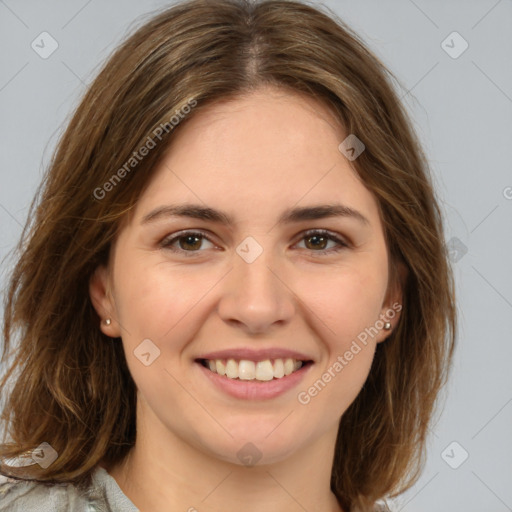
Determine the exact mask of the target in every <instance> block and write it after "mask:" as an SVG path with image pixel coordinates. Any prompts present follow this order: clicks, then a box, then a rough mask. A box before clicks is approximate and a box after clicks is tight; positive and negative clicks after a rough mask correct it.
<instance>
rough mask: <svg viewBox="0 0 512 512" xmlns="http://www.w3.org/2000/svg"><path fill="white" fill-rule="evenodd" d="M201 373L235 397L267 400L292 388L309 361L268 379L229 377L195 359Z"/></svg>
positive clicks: (308, 367) (306, 369) (307, 368)
mask: <svg viewBox="0 0 512 512" xmlns="http://www.w3.org/2000/svg"><path fill="white" fill-rule="evenodd" d="M195 364H196V365H197V366H199V368H200V370H201V371H202V372H203V374H204V375H205V376H206V377H207V378H208V379H210V381H211V382H212V383H213V384H214V385H215V386H216V387H217V388H218V389H220V390H221V391H223V392H224V393H227V394H228V395H231V396H233V397H235V398H241V399H243V400H268V399H270V398H275V397H277V396H279V395H282V394H284V393H286V392H287V391H289V390H290V389H292V388H294V387H295V386H297V385H298V384H299V382H300V381H301V380H302V379H303V378H304V376H305V375H306V373H307V372H308V371H309V369H310V368H311V366H313V365H312V364H311V363H309V364H306V365H305V366H303V367H302V368H300V369H299V370H297V371H295V372H293V373H291V374H290V375H287V376H286V377H282V378H280V379H273V380H268V381H264V382H262V381H256V380H236V379H230V378H228V377H225V376H223V375H219V374H218V373H214V372H212V371H211V370H209V369H208V368H205V367H204V366H203V365H202V364H201V363H199V362H197V361H195Z"/></svg>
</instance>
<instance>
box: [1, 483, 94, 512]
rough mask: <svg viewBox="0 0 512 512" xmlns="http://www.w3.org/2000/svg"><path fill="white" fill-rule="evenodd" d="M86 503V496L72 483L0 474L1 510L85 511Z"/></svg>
mask: <svg viewBox="0 0 512 512" xmlns="http://www.w3.org/2000/svg"><path fill="white" fill-rule="evenodd" d="M80 505H82V507H80ZM86 505H87V500H86V498H85V497H83V496H81V495H80V494H79V492H78V490H77V489H76V488H75V487H74V486H73V485H71V484H44V483H40V482H31V481H29V480H17V479H12V478H7V477H5V476H1V475H0V512H60V511H62V512H64V511H69V510H84V512H85V511H86V510H87V508H85V507H86Z"/></svg>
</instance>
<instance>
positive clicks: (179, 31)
mask: <svg viewBox="0 0 512 512" xmlns="http://www.w3.org/2000/svg"><path fill="white" fill-rule="evenodd" d="M152 16H153V17H152V18H151V19H149V21H147V22H146V23H145V24H144V25H143V26H141V27H140V28H139V29H138V30H137V31H136V32H135V33H133V35H131V36H130V37H129V38H128V39H127V40H126V41H125V42H124V43H123V44H122V45H120V46H119V47H118V48H117V49H116V50H115V52H114V53H113V54H112V56H111V57H110V58H109V59H108V62H106V64H105V65H104V67H103V68H102V70H101V71H100V73H99V74H98V76H97V78H96V79H95V80H94V82H93V83H92V85H91V86H90V87H89V89H88V91H87V92H86V94H85V96H84V98H83V99H82V101H81V102H80V104H79V106H78V107H77V109H76V112H75V113H74V115H73V117H72V119H71V121H70V123H69V125H68V127H67V129H66V131H65V132H64V134H63V135H62V137H61V139H60V141H59V144H58V146H57V148H56V150H55V153H54V155H53V158H52V161H51V162H50V166H49V169H48V172H47V174H46V175H45V179H44V181H43V183H42V184H41V187H40V189H39V195H40V197H39V198H38V196H36V197H35V198H34V201H33V202H32V205H31V208H30V212H29V218H28V220H27V224H26V226H25V229H24V230H23V233H22V237H21V240H20V243H19V245H18V247H17V250H18V254H17V260H16V265H15V268H14V271H13V273H12V277H11V280H10V283H9V288H8V290H7V294H6V300H5V313H4V325H3V333H4V338H5V339H4V350H3V356H2V361H4V362H7V357H8V355H9V350H10V345H12V341H11V340H12V337H13V336H14V335H15V334H18V336H19V342H18V344H17V347H16V352H14V353H13V354H12V357H13V361H12V363H11V364H10V365H9V367H8V371H7V373H6V375H5V377H4V379H3V380H2V383H1V385H0V390H2V391H4V390H5V389H7V387H6V385H7V379H9V378H11V377H12V378H13V379H14V380H13V387H12V390H9V396H8V399H7V400H6V405H5V408H4V411H3V414H2V419H3V420H4V421H5V429H6V435H10V437H11V439H10V440H8V439H4V444H2V445H0V456H1V457H18V456H21V455H23V454H25V453H27V452H30V451H31V450H33V449H35V448H36V447H37V446H38V445H40V443H42V442H48V443H49V444H50V445H51V446H52V447H53V448H54V449H55V450H56V451H57V452H58V454H59V457H58V458H57V460H55V462H54V463H53V464H52V465H50V466H49V467H48V468H47V469H43V468H40V467H39V466H38V465H33V466H29V467H28V468H23V473H21V471H22V470H21V469H18V470H15V469H14V468H12V467H9V466H7V465H2V467H1V470H2V472H3V473H4V474H6V475H11V476H16V475H18V476H20V475H23V478H33V479H37V480H40V481H46V482H72V483H75V484H77V485H87V484H88V483H89V482H90V476H91V473H92V471H93V470H94V469H95V468H96V467H97V465H98V464H99V463H100V462H106V463H107V464H112V463H116V462H118V461H120V460H121V459H122V458H123V457H124V456H125V455H126V454H127V453H128V451H129V450H130V448H131V447H132V446H133V445H134V442H135V404H136V393H135V392H136V389H135V385H134V382H133V380H132V378H131V375H130V373H129V371H128V367H127V364H126V360H125V355H124V352H123V348H122V344H121V343H115V342H112V340H111V339H110V338H108V337H107V336H105V335H104V334H103V333H102V332H101V331H100V329H99V327H98V326H99V322H100V318H99V317H98V314H97V313H96V311H95V310H94V308H93V305H92V303H91V300H90V297H89V288H88V286H89V280H90V278H91V276H92V274H93V272H94V270H95V269H96V268H97V267H98V266H99V265H100V264H107V262H108V259H109V254H110V250H111V247H112V243H113V242H114V241H115V238H116V234H117V233H118V230H119V228H120V225H121V221H122V220H123V219H125V218H126V216H127V215H128V214H129V213H130V212H131V211H132V210H133V208H134V205H135V204H136V201H137V199H138V197H139V196H140V194H141V193H142V192H143V191H144V189H145V187H146V186H147V184H148V183H149V180H150V179H151V176H152V171H153V170H154V168H155V166H156V163H157V161H158V159H159V158H160V157H161V156H162V155H163V152H164V151H165V149H166V147H168V145H169V142H170V140H172V135H173V132H174V131H176V130H179V129H180V128H181V127H182V126H183V125H184V124H186V122H187V120H188V119H190V118H192V117H193V116H194V115H197V114H198V113H200V112H201V110H202V108H204V106H206V105H208V104H210V103H212V102H215V101H217V100H220V99H229V98H236V97H237V96H240V95H242V94H247V93H250V92H251V91H253V90H255V89H256V88H258V87H261V86H275V87H279V88H281V90H284V91H286V90H289V91H292V92H298V93H301V94H307V95H308V96H310V97H312V98H315V99H317V100H319V101H321V102H322V103H323V104H325V105H327V106H328V107H329V108H330V109H331V111H332V112H333V113H334V114H335V115H336V116H337V118H338V119H339V121H340V122H341V124H342V125H343V127H344V128H345V130H346V133H347V134H355V135H356V136H357V137H358V138H359V139H360V140H362V141H363V143H364V144H365V146H366V149H365V151H364V152H363V153H362V154H361V155H360V156H359V157H358V158H357V159H356V160H354V161H353V162H352V165H353V168H354V169H355V171H356V172H357V173H358V174H359V176H360V178H361V179H362V181H363V182H364V184H365V186H366V187H367V188H368V190H370V191H371V193H372V194H373V196H374V197H375V199H376V201H377V203H378V207H379V211H380V214H381V218H382V222H383V226H384V234H385V238H386V242H387V246H388V250H389V254H390V261H391V265H390V280H391V282H392V283H393V282H397V279H398V274H397V266H398V264H399V263H402V264H403V265H404V266H405V268H407V279H404V280H403V281H402V282H400V283H399V284H400V286H401V287H402V291H403V300H402V305H403V310H402V312H401V317H400V319H399V322H398V324H397V326H396V328H395V329H394V330H393V332H392V334H391V335H390V336H389V338H388V339H387V340H386V341H385V342H383V343H380V344H378V346H377V349H376V353H375V358H374V361H373V364H372V367H371V370H370V374H369V377H368V379H367V381H366V383H365V385H364V387H363V388H362V390H361V392H360V393H359V395H358V396H357V398H356V399H355V401H354V402H353V403H352V404H351V405H350V407H349V408H348V409H347V411H346V412H345V413H344V414H343V416H342V418H341V422H340V426H339V431H338V439H337V442H336V448H335V457H334V465H333V469H332V478H331V488H332V491H333V492H334V493H335V495H336V496H337V498H338V500H339V503H340V505H341V506H342V507H343V508H344V509H345V510H347V511H349V510H355V509H361V510H366V509H369V508H370V507H372V506H373V505H374V503H375V501H376V500H378V499H380V498H383V497H385V496H393V495H397V494H399V493H400V492H403V491H404V490H406V489H408V488H409V487H410V486H411V485H412V484H414V483H415V482H416V481H417V479H418V477H419V474H420V471H421V469H422V466H423V462H424V456H425V444H426V438H427V431H428V426H429V424H430V423H431V421H432V419H433V414H434V412H435V406H436V404H437V401H438V395H439V392H440V390H441V388H442V386H443V385H444V383H445V381H446V378H447V376H448V373H449V368H450V365H451V360H452V356H453V351H454V347H455V339H456V330H457V325H456V306H455V295H454V284H453V276H452V271H451V268H450V265H449V260H448V254H447V251H446V249H445V244H444V239H443V224H442V215H441V212H440V209H439V206H438V203H437V200H436V197H435V194H434V190H433V186H432V183H431V176H430V171H429V167H428V163H427V160H426V157H425V156H424V154H423V152H422V149H421V147H420V144H419V141H418V140H417V138H416V135H415V133H414V130H413V128H412V125H411V124H410V121H409V119H408V117H407V115H406V113H405V110H404V108H403V106H402V105H401V103H400V100H399V98H398V95H397V93H396V92H395V91H394V89H393V86H392V82H391V80H390V77H393V75H392V74H391V73H390V72H389V71H388V70H387V69H386V68H385V67H384V66H383V64H382V63H381V62H380V61H379V60H378V58H377V57H376V56H375V55H374V54H373V53H371V52H370V51H369V50H368V49H367V48H366V46H365V45H364V44H363V42H362V41H361V40H360V39H359V37H358V36H357V35H356V34H355V33H353V31H352V30H351V29H350V28H349V27H347V26H346V25H345V24H344V23H343V22H342V21H341V20H339V19H338V18H337V16H336V15H335V14H334V13H332V12H331V11H328V12H325V13H324V12H322V11H321V10H320V9H319V8H314V7H312V6H309V5H307V4H305V3H299V2H296V1H288V0H270V1H262V2H250V1H244V0H240V1H237V0H208V1H202V0H192V1H189V2H186V3H181V4H178V5H175V6H173V7H171V8H167V9H165V10H164V11H161V12H158V13H157V15H156V16H155V15H154V13H152ZM393 78H394V77H393ZM395 80H396V79H395ZM397 82H398V81H397ZM190 99H194V100H195V101H197V106H196V107H195V108H194V109H193V111H192V112H191V113H190V114H189V115H188V116H187V117H186V118H185V119H184V120H183V121H181V122H180V124H179V125H178V126H177V127H175V128H174V129H172V130H169V131H168V132H166V133H164V135H163V136H162V137H161V140H159V141H158V143H157V144H156V147H155V148H154V149H152V150H151V151H149V153H148V154H147V156H145V157H144V158H143V159H141V160H140V161H138V162H137V165H136V167H134V168H133V169H131V168H130V171H129V172H126V173H124V174H123V176H122V180H120V182H115V186H114V185H112V186H107V187H103V185H104V184H105V183H111V184H112V183H113V182H112V177H113V175H114V174H116V173H117V175H118V177H119V172H118V170H119V169H121V168H123V166H125V164H126V162H127V161H129V160H130V158H131V157H132V156H133V153H134V151H138V150H139V148H141V147H142V146H143V145H144V144H145V143H146V141H147V140H148V137H152V138H154V137H155V135H154V134H155V130H156V129H157V127H158V126H162V125H165V123H168V122H169V119H170V118H171V117H172V116H174V115H175V114H176V112H179V111H182V109H183V108H185V105H187V104H188V102H189V100H190ZM340 142H341V141H340ZM125 170H126V166H125ZM98 187H103V190H106V189H107V188H108V194H106V195H105V197H104V198H100V199H98V194H97V193H96V194H95V191H97V190H98ZM34 210H35V215H33V212H34ZM31 220H32V222H31Z"/></svg>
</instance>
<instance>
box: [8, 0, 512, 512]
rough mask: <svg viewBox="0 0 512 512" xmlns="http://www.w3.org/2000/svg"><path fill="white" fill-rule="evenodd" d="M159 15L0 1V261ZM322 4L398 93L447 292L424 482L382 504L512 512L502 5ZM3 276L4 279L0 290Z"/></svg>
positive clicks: (92, 4)
mask: <svg viewBox="0 0 512 512" xmlns="http://www.w3.org/2000/svg"><path fill="white" fill-rule="evenodd" d="M166 5H171V3H170V2H164V1H157V0H153V1H151V0H137V1H135V0H122V1H121V0H109V1H99V0H89V1H87V0H67V1H64V0H61V1H56V0H45V1H44V2H40V1H39V2H38V1H35V0H0V56H1V66H0V109H1V110H0V111H1V118H0V149H1V151H0V161H1V166H0V225H1V232H0V258H4V256H6V254H7V253H8V252H9V251H10V250H11V249H12V248H13V247H14V246H15V244H16V243H17V241H18V237H19V236H20V233H21V229H22V225H23V224H24V223H25V221H26V215H27V209H28V205H29V203H30V201H31V199H32V197H33V195H34V193H35V191H36V188H37V186H38V185H39V182H40V180H41V177H42V175H43V172H44V171H45V169H46V166H47V164H48V162H49V160H50V157H51V154H52V151H53V149H54V147H55V144H56V142H57V139H58V137H59V135H60V134H61V133H62V131H63V130H64V128H65V125H66V123H67V121H68V120H69V118H70V115H71V113H72V111H73V109H74V108H75V107H76V106H77V104H78V101H79V99H80V97H81V95H82V94H83V93H84V91H85V90H86V87H87V85H88V84H89V83H90V82H91V80H92V78H93V77H94V76H95V74H96V72H97V71H98V70H99V67H100V65H101V64H102V63H103V61H104V59H105V58H106V57H107V55H108V54H109V53H110V51H111V50H112V49H113V48H114V47H115V46H116V45H117V44H118V43H119V42H121V40H122V39H123V38H124V37H125V36H126V35H127V34H128V33H129V31H130V29H131V28H133V27H135V26H139V24H140V23H139V22H138V21H137V20H138V17H139V16H141V15H143V14H147V13H149V12H151V11H154V10H155V9H160V8H162V7H164V6H166ZM324 5H326V6H328V7H329V8H331V9H333V10H334V11H335V12H336V13H337V14H338V15H339V16H340V17H341V18H342V19H343V20H345V21H346V22H347V23H348V24H349V25H351V26H352V27H353V28H354V29H355V30H356V31H357V32H358V33H359V34H360V35H361V36H362V37H363V39H364V40H365V41H366V42H367V44H368V45H369V47H370V48H371V49H372V50H373V51H374V52H375V53H376V54H377V55H378V56H379V57H380V58H381V59H382V61H383V62H384V63H385V64H386V65H387V66H388V67H389V69H390V70H391V71H392V72H393V73H394V74H395V75H396V76H397V77H398V79H399V81H400V83H401V85H400V86H398V85H397V87H399V90H400V91H401V93H400V95H401V96H402V98H403V101H404V102H405V104H406V106H407V109H408V110H409V112H410V115H411V116H412V118H413V121H414V125H415V127H416V129H417V131H418V134H419V136H420V138H421V140H422V142H423V144H424V147H425V150H426V151H427V154H428V156H429V159H430V162H431V168H432V171H433V175H434V182H435V186H436V189H437V194H438V197H439V200H440V203H441V206H442V208H443V210H444V214H445V219H446V220H445V222H446V233H445V236H446V240H447V243H448V244H449V246H450V248H451V254H452V264H453V266H454V270H455V277H456V280H457V294H458V309H459V322H460V333H459V336H458V340H457V341H458V349H457V353H456V358H455V366H454V370H453V373H452V377H451V380H450V383H449V385H448V386H447V388H446V389H445V394H444V395H445V400H444V408H443V409H442V414H440V420H439V422H438V423H437V425H436V426H435V428H433V430H432V434H431V436H430V440H429V445H428V460H427V464H426V466H425V470H424V472H423V474H422V477H421V479H420V480H419V481H418V483H417V484H416V485H415V486H414V487H413V488H412V489H410V490H409V491H408V492H407V493H406V494H404V495H403V496H401V497H400V498H399V499H397V500H395V502H394V504H393V507H394V509H395V510H400V511H404V512H413V511H414V512H427V511H428V512H432V511H434V510H435V511H450V512H457V511H460V512H462V511H464V512H483V511H485V512H505V511H507V510H508V511H512V485H511V484H512V371H511V369H510V367H511V361H512V270H511V266H512V264H511V262H512V258H511V249H512V240H511V239H512V165H511V160H512V150H511V146H512V65H511V63H512V60H511V55H512V1H511V0H499V1H496V0H478V1H476V0H473V1H469V0H467V1H453V0H452V1H439V0H437V1H427V0H414V1H413V0H390V1H386V2H383V1H377V0H375V1H370V0H357V1H340V0H329V1H326V2H325V3H324ZM43 32H47V33H48V34H49V35H46V34H44V35H41V34H42V33H43ZM41 38H44V40H45V44H44V45H43V44H41V43H40V41H41ZM38 41H39V43H38ZM54 41H55V42H54ZM37 44H39V47H38V46H36V45H37ZM52 44H53V45H58V47H57V48H56V50H55V51H54V52H53V53H52V54H51V55H49V56H46V55H41V53H43V48H42V46H44V47H45V50H44V51H50V50H51V49H52V46H51V45H52ZM36 48H37V49H38V51H36ZM43 56H45V57H47V58H43ZM11 265H12V262H9V260H8V261H6V262H4V263H3V266H2V268H1V276H2V289H3V288H4V287H5V282H6V278H7V275H8V273H9V271H10V269H11Z"/></svg>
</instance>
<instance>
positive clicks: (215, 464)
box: [106, 415, 342, 512]
mask: <svg viewBox="0 0 512 512" xmlns="http://www.w3.org/2000/svg"><path fill="white" fill-rule="evenodd" d="M138 417H140V416H139V415H138ZM137 423H138V425H137V441H136V443H135V446H134V447H133V448H132V450H131V451H130V452H129V454H128V456H127V457H126V458H125V459H124V460H123V461H122V462H120V463H119V464H116V465H114V466H112V467H110V468H106V469H107V471H108V472H109V473H110V475H111V476H112V477H113V478H114V479H115V480H116V481H117V483H118V485H119V487H120V488H121V490H122V491H123V492H124V494H125V495H126V496H127V497H128V498H129V499H130V500H131V501H132V502H133V504H134V505H135V506H136V507H137V508H138V509H139V510H140V511H141V512H149V511H151V512H169V511H171V510H183V511H188V512H199V511H202V510H208V511H211V512H221V511H225V510H236V509H240V508H242V509H243V510H244V511H246V512H259V511H261V510H265V511H267V512H285V511H286V512H304V510H317V511H321V512H324V511H325V512H342V509H341V507H340V505H339V504H338V502H337V500H336V497H335V496H334V494H333V493H332V492H331V490H330V474H331V469H332V460H333V453H334V452H333V450H334V443H335V440H336V433H337V432H327V433H326V435H325V436H324V437H322V438H320V439H319V440H316V441H315V443H314V444H312V445H309V446H305V447H302V448H301V449H300V450H297V452H296V453H294V454H292V455H290V456H289V457H287V458H286V459H284V460H280V461H278V462H275V463H272V464H266V465H255V466H252V467H249V466H244V465H239V464H234V463H232V462H226V461H223V460H219V458H217V457H214V456H212V455H209V454H207V453H205V452H204V451H202V450H200V449H198V447H194V446H191V445H190V444H189V443H187V442H185V441H184V440H183V439H181V438H180V437H178V436H176V435H175V434H174V433H172V432H170V431H169V429H168V428H166V427H165V426H164V425H162V424H161V423H156V422H154V421H152V422H147V423H145V424H142V425H141V424H139V423H140V422H139V421H138V422H137Z"/></svg>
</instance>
